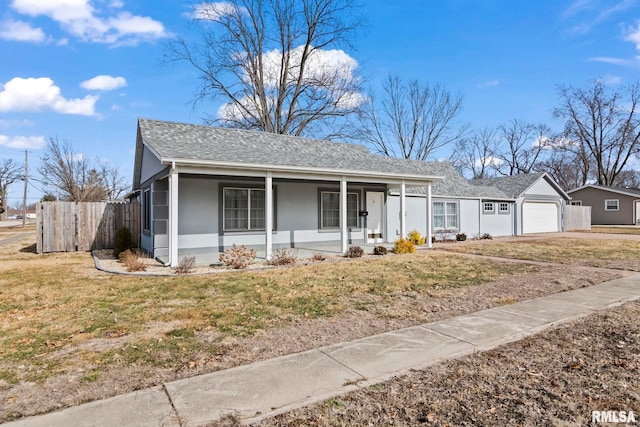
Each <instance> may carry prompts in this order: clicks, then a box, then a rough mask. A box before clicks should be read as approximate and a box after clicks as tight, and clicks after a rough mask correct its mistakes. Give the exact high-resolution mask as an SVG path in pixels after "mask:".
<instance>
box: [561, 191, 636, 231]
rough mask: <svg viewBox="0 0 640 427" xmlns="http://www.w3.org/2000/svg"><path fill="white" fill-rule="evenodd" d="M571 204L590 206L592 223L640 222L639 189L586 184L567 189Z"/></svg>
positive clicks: (617, 223)
mask: <svg viewBox="0 0 640 427" xmlns="http://www.w3.org/2000/svg"><path fill="white" fill-rule="evenodd" d="M568 193H569V194H570V195H571V198H572V200H571V204H575V205H581V206H591V224H593V225H632V224H640V190H638V189H630V188H616V187H607V186H604V185H595V184H588V185H583V186H582V187H578V188H575V189H573V190H570V191H568Z"/></svg>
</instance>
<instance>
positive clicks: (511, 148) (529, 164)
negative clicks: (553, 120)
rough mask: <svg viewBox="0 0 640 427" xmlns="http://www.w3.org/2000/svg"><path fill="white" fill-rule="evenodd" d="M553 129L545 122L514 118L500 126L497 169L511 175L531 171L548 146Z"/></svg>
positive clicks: (500, 172) (501, 172)
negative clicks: (531, 121)
mask: <svg viewBox="0 0 640 427" xmlns="http://www.w3.org/2000/svg"><path fill="white" fill-rule="evenodd" d="M550 133H551V129H549V127H548V126H546V125H544V124H537V125H536V124H533V123H526V122H523V121H520V120H517V119H512V120H510V121H509V123H507V124H504V125H501V126H500V127H499V128H498V135H499V137H500V143H499V147H498V149H497V151H496V157H497V158H498V159H500V162H499V164H498V163H496V170H497V172H498V173H499V174H500V175H505V176H511V175H518V174H523V173H530V172H532V171H533V170H534V169H535V165H536V163H537V162H538V161H539V160H540V157H541V155H542V154H543V153H544V150H545V148H546V147H547V141H548V139H549V137H550V136H549V135H550Z"/></svg>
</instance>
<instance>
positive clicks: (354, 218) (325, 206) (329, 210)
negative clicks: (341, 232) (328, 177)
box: [320, 191, 359, 228]
mask: <svg viewBox="0 0 640 427" xmlns="http://www.w3.org/2000/svg"><path fill="white" fill-rule="evenodd" d="M320 205H321V206H320V216H321V218H320V224H321V228H340V193H339V192H334V191H323V192H321V193H320ZM358 206H359V205H358V193H347V227H348V228H358Z"/></svg>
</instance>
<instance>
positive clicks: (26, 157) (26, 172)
mask: <svg viewBox="0 0 640 427" xmlns="http://www.w3.org/2000/svg"><path fill="white" fill-rule="evenodd" d="M28 184H29V150H24V198H23V199H22V228H24V227H25V226H26V224H25V223H26V221H27V186H28Z"/></svg>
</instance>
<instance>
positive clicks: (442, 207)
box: [433, 202, 458, 230]
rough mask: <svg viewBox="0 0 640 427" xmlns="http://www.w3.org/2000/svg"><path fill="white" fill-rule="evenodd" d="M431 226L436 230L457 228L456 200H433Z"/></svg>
mask: <svg viewBox="0 0 640 427" xmlns="http://www.w3.org/2000/svg"><path fill="white" fill-rule="evenodd" d="M433 228H434V229H438V230H452V229H457V228H458V204H457V203H456V202H433Z"/></svg>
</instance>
